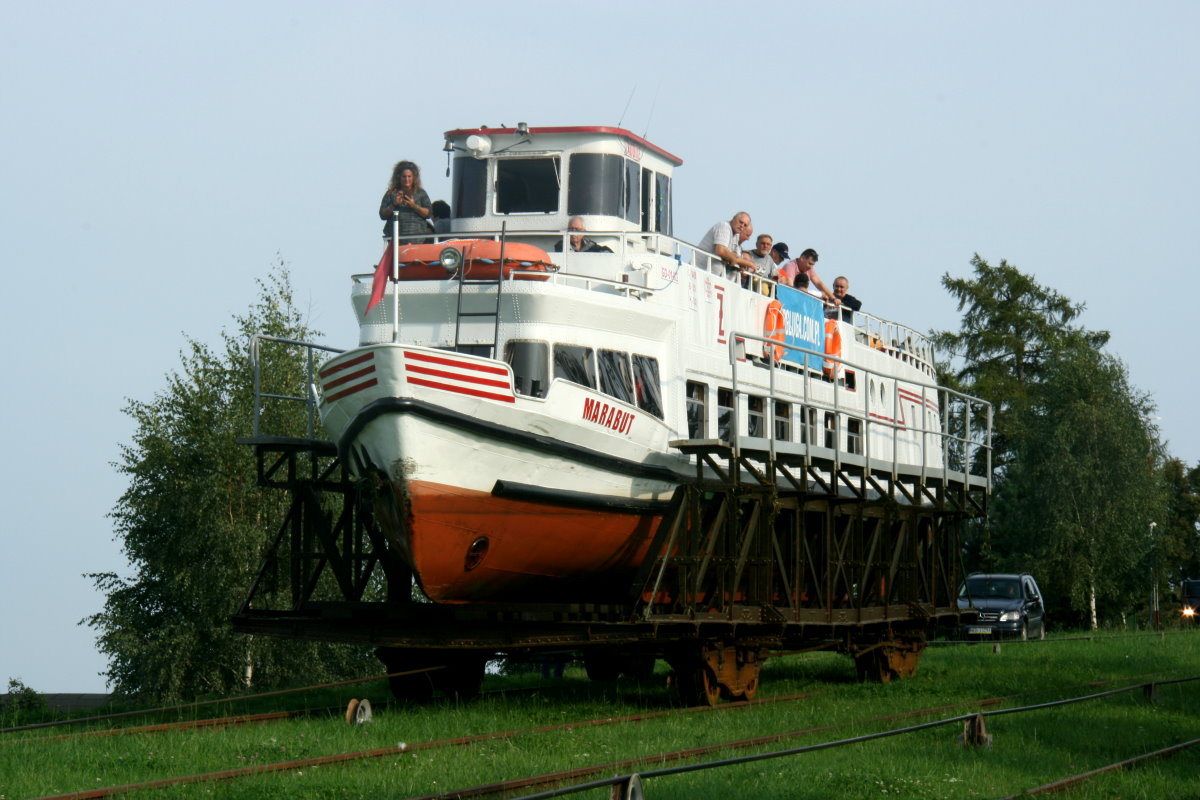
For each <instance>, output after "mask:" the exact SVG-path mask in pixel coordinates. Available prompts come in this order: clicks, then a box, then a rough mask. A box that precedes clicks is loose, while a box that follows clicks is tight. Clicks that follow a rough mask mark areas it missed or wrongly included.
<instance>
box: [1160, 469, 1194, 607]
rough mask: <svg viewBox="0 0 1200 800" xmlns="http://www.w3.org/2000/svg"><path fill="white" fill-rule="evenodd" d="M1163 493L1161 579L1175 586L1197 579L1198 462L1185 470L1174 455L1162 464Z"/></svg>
mask: <svg viewBox="0 0 1200 800" xmlns="http://www.w3.org/2000/svg"><path fill="white" fill-rule="evenodd" d="M1163 482H1164V483H1165V485H1166V492H1167V510H1166V513H1165V515H1164V517H1165V520H1164V522H1163V523H1161V525H1160V527H1159V531H1160V533H1159V535H1160V537H1161V539H1160V542H1161V552H1160V554H1159V555H1160V557H1161V564H1162V567H1163V573H1164V579H1165V580H1166V581H1167V582H1169V583H1170V584H1171V585H1175V586H1178V585H1179V582H1180V581H1181V580H1183V579H1185V578H1192V579H1200V464H1197V465H1196V466H1195V467H1192V468H1191V469H1188V468H1187V466H1186V465H1185V464H1184V463H1183V462H1182V461H1180V460H1179V459H1176V458H1171V459H1167V461H1166V463H1164V464H1163Z"/></svg>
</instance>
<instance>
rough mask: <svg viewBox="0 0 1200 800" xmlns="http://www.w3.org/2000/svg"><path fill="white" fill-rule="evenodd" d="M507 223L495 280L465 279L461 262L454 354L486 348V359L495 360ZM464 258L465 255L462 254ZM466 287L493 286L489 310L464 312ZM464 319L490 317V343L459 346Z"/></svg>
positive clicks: (498, 335) (465, 264)
mask: <svg viewBox="0 0 1200 800" xmlns="http://www.w3.org/2000/svg"><path fill="white" fill-rule="evenodd" d="M507 230H508V222H507V221H505V222H503V223H501V226H500V268H499V270H498V271H497V273H496V277H495V278H468V277H467V261H466V259H464V260H463V265H462V267H460V268H459V270H458V297H457V307H456V308H455V315H454V350H455V352H463V350H462V348H463V347H464V346H465V347H487V348H488V349H489V352H488V357H490V358H497V357H498V356H497V353H496V347H497V344H498V343H499V341H500V296H501V295H502V294H503V293H504V263H505V252H504V250H505V241H506V239H507ZM463 255H464V256H465V255H466V253H464V254H463ZM466 286H495V287H496V291H495V292H494V293H493V294H492V299H493V301H494V302H493V303H492V305H491V308H490V309H488V308H485V309H484V310H483V311H464V310H463V297H464V296H467V295H465V294H464V292H463V289H464V287H466ZM470 296H471V297H483V295H470ZM464 317H491V318H492V341H491V342H476V343H474V344H470V345H461V344H460V343H459V338H460V336H461V332H462V323H463V318H464Z"/></svg>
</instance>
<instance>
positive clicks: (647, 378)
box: [633, 355, 663, 419]
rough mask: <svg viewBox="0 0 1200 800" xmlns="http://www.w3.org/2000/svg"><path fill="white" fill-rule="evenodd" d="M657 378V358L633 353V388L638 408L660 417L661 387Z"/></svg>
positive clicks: (661, 413)
mask: <svg viewBox="0 0 1200 800" xmlns="http://www.w3.org/2000/svg"><path fill="white" fill-rule="evenodd" d="M660 386H661V384H660V383H659V380H658V359H656V358H651V357H650V356H639V355H634V357H633V388H634V391H635V392H636V393H637V404H638V408H640V409H642V410H643V411H645V412H646V413H648V414H653V415H654V416H656V417H658V418H659V419H662V415H663V412H662V389H661V388H660Z"/></svg>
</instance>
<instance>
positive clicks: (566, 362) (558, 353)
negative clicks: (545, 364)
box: [554, 344, 596, 389]
mask: <svg viewBox="0 0 1200 800" xmlns="http://www.w3.org/2000/svg"><path fill="white" fill-rule="evenodd" d="M554 377H556V378H564V379H566V380H568V381H572V382H574V383H578V384H580V385H582V386H586V387H588V388H589V389H595V388H596V362H595V359H594V358H593V357H592V348H590V347H579V346H578V345H573V344H556V345H554Z"/></svg>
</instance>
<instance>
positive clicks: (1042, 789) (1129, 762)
mask: <svg viewBox="0 0 1200 800" xmlns="http://www.w3.org/2000/svg"><path fill="white" fill-rule="evenodd" d="M1196 744H1200V739H1192V740H1190V741H1187V742H1180V743H1179V744H1173V745H1171V746H1170V747H1164V748H1162V749H1161V750H1155V751H1154V752H1152V753H1143V754H1142V755H1140V756H1134V757H1133V758H1127V759H1125V760H1124V761H1118V762H1117V763H1115V764H1109V765H1108V766H1107V767H1100V768H1099V769H1093V770H1088V771H1087V772H1081V773H1079V774H1078V775H1072V776H1071V777H1069V778H1062V779H1061V780H1057V781H1054V782H1053V783H1045V784H1042V785H1041V786H1035V787H1034V788H1032V789H1027V790H1025V791H1023V792H1021V793H1020V794H1013V795H1009V796H1008V797H1005V798H1004V800H1016V798H1018V797H1029V796H1030V795H1034V794H1051V793H1053V792H1060V791H1062V790H1063V789H1069V788H1071V787H1072V786H1078V785H1079V784H1081V783H1083V782H1084V781H1086V780H1088V779H1090V778H1094V777H1095V776H1097V775H1102V774H1104V773H1106V772H1116V771H1118V770H1122V769H1125V768H1126V767H1131V766H1133V765H1134V764H1138V763H1141V762H1142V761H1148V760H1150V759H1152V758H1166V757H1167V756H1173V755H1175V754H1176V753H1179V752H1182V751H1184V750H1186V749H1188V748H1189V747H1192V746H1193V745H1196Z"/></svg>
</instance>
